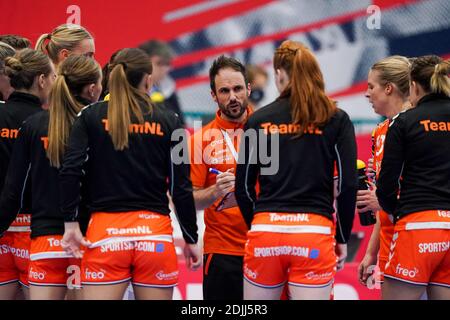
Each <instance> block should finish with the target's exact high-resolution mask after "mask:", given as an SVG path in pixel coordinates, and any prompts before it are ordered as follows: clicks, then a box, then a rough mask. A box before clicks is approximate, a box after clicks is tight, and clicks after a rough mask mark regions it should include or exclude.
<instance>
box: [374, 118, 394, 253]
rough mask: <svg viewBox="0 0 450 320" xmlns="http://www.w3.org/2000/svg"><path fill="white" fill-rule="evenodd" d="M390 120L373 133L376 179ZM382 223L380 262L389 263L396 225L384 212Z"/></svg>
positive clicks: (381, 218) (381, 215) (382, 213)
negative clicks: (390, 246) (390, 247)
mask: <svg viewBox="0 0 450 320" xmlns="http://www.w3.org/2000/svg"><path fill="white" fill-rule="evenodd" d="M389 123H390V121H389V119H386V120H385V121H383V122H382V123H380V124H379V125H378V126H377V127H376V128H375V130H374V131H373V133H372V136H373V145H374V146H373V161H374V166H375V168H374V169H375V177H376V179H378V176H379V174H380V171H381V162H382V160H383V154H384V141H385V140H386V134H387V131H388V129H389ZM378 216H379V218H380V223H381V231H380V260H384V261H387V258H388V255H389V245H390V242H391V239H392V235H393V233H394V225H393V222H392V220H391V219H392V217H390V216H389V214H388V213H387V212H385V211H383V210H380V211H379V212H378Z"/></svg>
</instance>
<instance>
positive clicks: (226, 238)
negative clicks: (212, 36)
mask: <svg viewBox="0 0 450 320" xmlns="http://www.w3.org/2000/svg"><path fill="white" fill-rule="evenodd" d="M250 113H251V110H250V109H247V114H250ZM244 123H245V121H244V122H242V123H234V122H229V121H227V120H224V119H222V118H221V113H220V111H218V112H217V114H216V118H215V119H214V120H213V121H211V122H210V123H209V124H207V125H206V126H204V127H203V128H202V129H201V130H199V131H197V132H195V133H194V134H193V135H192V136H191V140H190V156H191V180H192V185H193V187H194V188H195V187H197V188H202V189H203V188H208V187H209V186H212V185H214V184H215V183H216V176H217V175H216V174H214V173H211V172H209V169H210V168H214V169H217V170H219V171H221V172H225V171H227V170H228V169H234V172H236V158H237V150H238V146H239V142H240V134H241V133H242V132H243V131H242V129H243V127H244ZM221 201H222V198H219V199H217V200H216V201H215V202H214V203H213V204H212V205H211V206H210V207H208V208H206V209H205V214H204V220H205V227H206V228H205V234H204V239H203V243H204V245H203V247H204V249H203V250H204V253H205V254H208V253H220V254H231V255H242V256H243V255H244V248H245V242H246V241H247V226H246V224H245V221H244V218H243V217H242V214H241V212H240V210H239V207H238V206H237V204H236V205H235V206H233V207H230V208H226V209H222V210H219V211H218V210H217V208H218V205H219V203H220V202H221Z"/></svg>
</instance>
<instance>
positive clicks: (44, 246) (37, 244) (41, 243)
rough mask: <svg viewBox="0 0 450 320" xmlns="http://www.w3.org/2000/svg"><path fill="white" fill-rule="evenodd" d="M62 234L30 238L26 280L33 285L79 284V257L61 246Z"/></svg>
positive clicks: (77, 286) (74, 285) (71, 285)
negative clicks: (75, 256)
mask: <svg viewBox="0 0 450 320" xmlns="http://www.w3.org/2000/svg"><path fill="white" fill-rule="evenodd" d="M61 239H62V235H46V236H41V237H37V238H34V239H32V240H31V248H30V252H31V254H30V270H29V272H28V281H29V283H30V285H34V286H58V287H59V286H61V287H66V286H67V287H69V288H79V287H80V286H81V281H80V278H81V269H80V267H81V259H76V258H74V257H73V256H72V255H69V254H67V253H66V252H65V251H64V250H63V248H62V247H61Z"/></svg>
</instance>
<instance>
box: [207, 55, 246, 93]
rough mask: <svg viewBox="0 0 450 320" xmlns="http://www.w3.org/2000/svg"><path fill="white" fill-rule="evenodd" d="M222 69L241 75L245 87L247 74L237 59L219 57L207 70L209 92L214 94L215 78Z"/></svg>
mask: <svg viewBox="0 0 450 320" xmlns="http://www.w3.org/2000/svg"><path fill="white" fill-rule="evenodd" d="M222 69H233V70H234V71H237V72H240V73H242V76H243V77H244V80H245V84H246V85H247V83H248V81H247V72H246V70H245V66H244V65H243V64H242V63H241V62H240V61H239V60H237V59H235V58H232V57H226V56H224V55H221V56H220V57H218V58H217V59H216V60H214V62H213V64H212V65H211V68H209V82H210V86H211V90H212V91H213V92H214V93H216V81H215V80H216V76H217V74H218V73H219V71H220V70H222Z"/></svg>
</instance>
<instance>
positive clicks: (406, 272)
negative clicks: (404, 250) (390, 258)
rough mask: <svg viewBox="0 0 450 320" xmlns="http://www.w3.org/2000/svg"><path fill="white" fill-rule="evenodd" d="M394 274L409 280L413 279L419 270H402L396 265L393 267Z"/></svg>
mask: <svg viewBox="0 0 450 320" xmlns="http://www.w3.org/2000/svg"><path fill="white" fill-rule="evenodd" d="M395 273H396V274H398V275H401V276H404V277H408V278H411V279H414V278H415V277H416V275H417V274H418V273H419V269H417V268H413V269H411V270H410V269H407V268H404V267H402V266H401V265H400V263H399V264H397V267H395Z"/></svg>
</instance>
